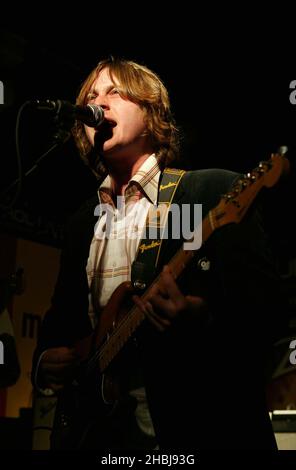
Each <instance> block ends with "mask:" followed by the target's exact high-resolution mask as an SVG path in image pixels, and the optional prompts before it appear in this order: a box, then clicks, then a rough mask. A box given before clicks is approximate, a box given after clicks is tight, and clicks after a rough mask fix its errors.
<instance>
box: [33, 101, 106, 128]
mask: <svg viewBox="0 0 296 470" xmlns="http://www.w3.org/2000/svg"><path fill="white" fill-rule="evenodd" d="M31 103H32V104H33V106H35V107H37V109H40V110H41V111H43V110H44V111H51V112H53V113H54V114H55V116H56V117H58V118H62V119H64V120H66V121H73V124H74V121H75V120H78V121H81V122H83V123H84V124H86V125H87V126H89V127H98V126H99V125H100V124H102V122H103V121H104V110H103V108H102V107H101V106H99V105H97V104H87V105H86V106H80V105H75V104H71V103H69V102H68V101H63V100H56V101H52V100H46V101H41V100H35V101H32V102H31Z"/></svg>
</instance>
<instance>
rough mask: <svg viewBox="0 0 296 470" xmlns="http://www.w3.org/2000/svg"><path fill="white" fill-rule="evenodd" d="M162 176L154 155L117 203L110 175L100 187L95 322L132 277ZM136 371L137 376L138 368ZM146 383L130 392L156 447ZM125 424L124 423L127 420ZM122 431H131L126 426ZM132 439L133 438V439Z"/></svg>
mask: <svg viewBox="0 0 296 470" xmlns="http://www.w3.org/2000/svg"><path fill="white" fill-rule="evenodd" d="M159 178H160V169H159V165H158V162H157V159H156V157H155V155H154V154H153V155H150V157H148V158H147V160H145V162H144V163H143V164H142V165H141V167H140V168H139V170H138V171H137V173H136V174H135V175H134V176H133V177H132V178H131V180H130V181H129V183H128V185H127V187H126V189H125V192H124V196H123V197H122V198H121V199H120V201H118V204H117V205H116V206H115V204H114V202H113V198H112V187H111V179H110V177H109V176H107V178H106V179H105V180H104V181H103V183H102V184H101V186H100V188H99V193H98V195H99V200H100V205H99V206H98V208H97V209H99V210H100V213H101V216H100V218H99V221H98V223H97V224H96V226H95V230H94V236H93V239H92V242H91V246H90V251H89V258H88V262H87V266H86V272H87V278H88V284H89V289H90V302H89V306H90V307H89V316H90V319H91V321H92V324H93V325H95V323H96V313H95V312H98V311H99V310H100V309H101V308H102V307H104V306H105V305H106V303H107V302H108V300H109V298H110V296H111V294H112V293H113V292H114V290H115V289H116V288H117V287H118V286H119V285H120V284H121V283H122V282H124V281H127V280H130V279H131V265H132V262H133V261H134V259H135V256H136V253H137V249H138V246H139V243H140V240H141V238H142V232H143V229H144V227H145V224H146V217H147V214H148V211H149V208H150V207H151V206H152V205H153V204H155V203H156V202H157V194H158V183H159ZM134 372H135V376H137V371H136V370H135V371H134ZM132 383H133V378H132ZM142 385H143V384H142V383H141V380H140V383H139V382H138V381H136V386H135V387H134V388H133V390H130V392H129V395H130V396H131V397H132V398H133V399H136V400H137V406H136V409H135V411H132V414H133V413H134V418H135V419H136V423H137V426H138V429H139V431H138V439H139V440H140V442H141V443H142V444H141V445H144V446H146V445H147V438H148V439H152V440H151V441H150V443H149V446H152V447H151V448H154V447H155V432H154V428H153V423H152V420H151V417H150V412H149V408H148V404H147V399H146V393H145V389H144V387H143V386H142ZM122 425H123V426H124V423H122ZM111 426H112V423H111ZM116 428H117V426H116ZM112 432H113V431H112ZM122 432H123V433H124V432H127V433H128V432H129V431H128V430H127V429H122ZM131 434H132V432H131ZM141 436H143V437H141ZM131 439H132V441H133V438H131ZM133 442H134V441H133ZM133 442H132V444H133Z"/></svg>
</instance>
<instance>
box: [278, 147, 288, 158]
mask: <svg viewBox="0 0 296 470" xmlns="http://www.w3.org/2000/svg"><path fill="white" fill-rule="evenodd" d="M287 152H288V147H287V146H286V145H282V146H281V147H279V149H278V153H279V154H280V155H281V156H284V155H286V153H287Z"/></svg>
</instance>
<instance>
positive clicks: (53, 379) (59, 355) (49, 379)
mask: <svg viewBox="0 0 296 470" xmlns="http://www.w3.org/2000/svg"><path fill="white" fill-rule="evenodd" d="M78 363H79V360H78V355H77V353H76V352H75V349H74V348H67V347H59V348H51V349H47V351H45V352H44V353H43V356H42V358H41V361H40V364H39V371H38V375H39V374H40V376H41V378H42V382H43V383H44V384H45V386H46V387H48V388H51V389H52V390H53V391H55V392H57V391H58V390H61V389H62V388H63V387H64V385H65V383H66V382H68V381H69V380H71V379H72V378H73V375H74V371H75V367H76V366H77V365H78Z"/></svg>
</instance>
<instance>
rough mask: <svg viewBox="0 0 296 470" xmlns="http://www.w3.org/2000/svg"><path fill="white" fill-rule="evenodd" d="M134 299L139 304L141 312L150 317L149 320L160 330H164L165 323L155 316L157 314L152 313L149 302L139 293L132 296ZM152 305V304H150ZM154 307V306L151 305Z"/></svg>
mask: <svg viewBox="0 0 296 470" xmlns="http://www.w3.org/2000/svg"><path fill="white" fill-rule="evenodd" d="M132 299H133V301H134V302H135V304H136V305H137V307H138V308H139V309H140V310H141V312H142V313H143V314H144V315H145V316H146V317H147V318H148V320H149V321H150V322H151V323H152V324H153V325H154V326H155V327H156V328H157V329H158V330H159V331H164V325H163V324H162V323H160V322H159V321H158V319H157V318H155V315H153V314H152V313H151V309H150V310H149V308H148V306H147V302H143V300H142V299H140V297H139V296H138V295H133V296H132ZM150 305H151V304H150ZM151 307H152V306H151Z"/></svg>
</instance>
